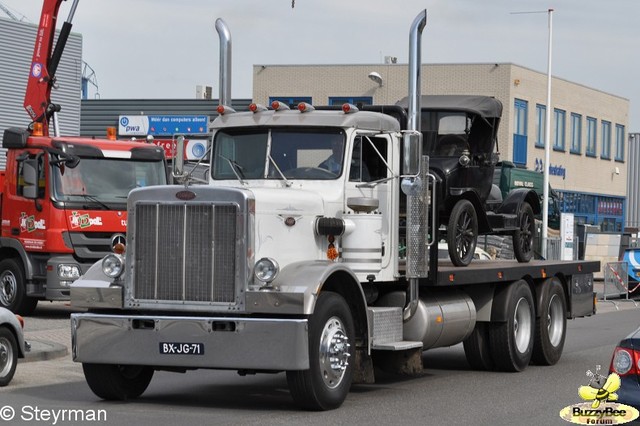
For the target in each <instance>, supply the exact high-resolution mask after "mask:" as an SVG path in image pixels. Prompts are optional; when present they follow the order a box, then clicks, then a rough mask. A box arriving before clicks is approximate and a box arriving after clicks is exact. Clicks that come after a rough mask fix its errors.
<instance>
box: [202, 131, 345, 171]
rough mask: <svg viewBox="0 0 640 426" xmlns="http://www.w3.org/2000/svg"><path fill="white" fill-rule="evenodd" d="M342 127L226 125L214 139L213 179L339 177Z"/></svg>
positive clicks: (343, 142) (343, 141)
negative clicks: (240, 127)
mask: <svg viewBox="0 0 640 426" xmlns="http://www.w3.org/2000/svg"><path fill="white" fill-rule="evenodd" d="M344 144H345V135H344V133H343V132H342V131H341V130H340V129H310V130H307V131H300V130H299V129H296V130H287V129H264V128H262V129H251V130H249V131H247V129H226V130H224V131H219V132H218V133H216V135H215V137H214V141H213V159H212V164H213V167H212V176H213V179H219V180H220V179H238V178H240V179H242V180H245V179H282V178H283V176H284V177H285V178H287V179H314V180H330V179H337V178H338V177H339V176H340V175H341V174H342V170H343V161H342V160H343V158H344Z"/></svg>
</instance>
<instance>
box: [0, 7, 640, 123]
mask: <svg viewBox="0 0 640 426" xmlns="http://www.w3.org/2000/svg"><path fill="white" fill-rule="evenodd" d="M293 1H294V2H295V3H293V4H294V7H293V8H292V0H180V1H176V0H81V1H80V2H79V3H78V7H77V10H76V14H75V16H74V19H73V22H72V23H73V31H74V32H78V33H80V34H82V36H83V59H84V61H85V62H87V63H88V64H89V65H90V66H91V68H93V69H94V70H95V73H96V80H97V83H98V92H99V97H100V98H101V99H121V98H126V99H150V98H192V97H195V87H196V85H208V86H212V87H213V96H214V98H217V97H218V74H219V39H218V34H217V32H216V31H215V27H214V23H215V20H216V19H217V18H222V19H224V21H225V22H226V24H227V26H228V27H229V30H230V32H231V39H232V49H233V54H232V55H233V58H232V63H233V65H232V78H231V80H232V90H231V96H232V98H251V96H252V72H253V69H252V67H253V65H257V64H259V65H263V64H266V65H272V64H379V63H382V62H383V60H384V56H395V57H397V58H398V62H399V63H407V62H408V50H409V45H408V41H409V28H410V26H411V23H412V22H413V20H414V18H415V17H416V16H417V15H418V13H420V11H422V10H424V9H426V10H427V16H428V18H427V26H426V28H425V30H424V32H423V38H422V61H423V63H430V64H432V63H504V62H510V63H514V64H518V65H522V66H525V67H528V68H531V69H534V70H536V71H540V72H543V73H546V71H547V58H548V48H547V47H548V34H549V26H548V15H549V14H548V13H547V11H548V9H553V10H554V12H553V25H552V30H553V37H552V41H553V43H552V74H553V75H554V76H555V77H560V78H563V79H566V80H569V81H572V82H575V83H579V84H582V85H585V86H588V87H591V88H595V89H598V90H601V91H603V92H607V93H610V94H613V95H617V96H620V97H623V98H626V99H629V100H630V113H629V128H628V131H630V132H640V84H638V82H636V83H633V81H635V78H636V77H637V75H638V71H639V70H640V56H639V55H636V52H637V48H638V44H639V42H640V37H639V34H640V31H639V29H638V27H637V25H636V22H637V17H638V16H640V1H638V0H609V1H602V0H555V1H553V0H552V1H551V2H549V1H546V0H545V1H541V0H386V1H383V0H293ZM0 3H1V4H2V5H4V6H5V7H7V8H9V9H10V10H11V12H12V13H13V14H14V15H16V16H17V17H18V18H20V19H25V20H26V21H27V22H32V23H36V22H37V21H38V18H39V16H40V11H41V8H42V0H0ZM71 4H72V0H68V1H65V2H64V3H63V4H62V6H61V9H60V14H59V17H60V18H61V19H59V23H58V27H60V26H61V23H62V21H63V20H66V18H67V16H68V14H69V10H70V8H71ZM517 12H540V13H524V14H521V13H517ZM0 16H3V17H4V16H5V14H4V12H2V11H0ZM423 78H429V76H428V75H423ZM95 92H96V90H95V89H94V88H92V89H91V90H90V97H96V94H95ZM545 96H546V94H545ZM552 104H553V97H552Z"/></svg>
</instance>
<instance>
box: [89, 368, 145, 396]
mask: <svg viewBox="0 0 640 426" xmlns="http://www.w3.org/2000/svg"><path fill="white" fill-rule="evenodd" d="M82 370H83V371H84V377H85V379H86V381H87V384H88V385H89V387H90V388H91V390H92V391H93V393H95V394H96V396H98V397H100V398H102V399H106V400H108V401H113V400H116V401H124V400H127V399H135V398H137V397H139V396H140V395H142V393H143V392H144V391H145V390H146V389H147V387H148V386H149V383H150V382H151V379H152V377H153V369H152V368H151V367H146V366H142V365H116V364H89V363H83V364H82Z"/></svg>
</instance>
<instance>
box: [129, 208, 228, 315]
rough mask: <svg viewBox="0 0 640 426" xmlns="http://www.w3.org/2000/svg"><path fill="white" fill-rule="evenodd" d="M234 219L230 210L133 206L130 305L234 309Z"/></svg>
mask: <svg viewBox="0 0 640 426" xmlns="http://www.w3.org/2000/svg"><path fill="white" fill-rule="evenodd" d="M237 218H238V207H237V206H236V205H234V204H204V203H197V204H196V203H193V204H187V203H185V204H143V203H140V204H137V205H136V207H135V231H134V232H135V236H134V238H135V243H134V244H135V253H134V255H135V258H134V277H135V284H134V299H137V300H154V301H169V302H171V301H181V302H213V303H234V301H235V294H236V293H235V275H236V274H235V270H236V226H237V222H238V220H237ZM130 219H131V218H130Z"/></svg>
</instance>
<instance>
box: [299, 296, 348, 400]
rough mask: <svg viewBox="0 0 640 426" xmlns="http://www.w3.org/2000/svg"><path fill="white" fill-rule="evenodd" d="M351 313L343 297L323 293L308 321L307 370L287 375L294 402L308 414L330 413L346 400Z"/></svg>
mask: <svg viewBox="0 0 640 426" xmlns="http://www.w3.org/2000/svg"><path fill="white" fill-rule="evenodd" d="M354 330H355V329H354V325H353V318H352V317H351V311H350V310H349V306H348V305H347V302H346V301H345V300H344V298H343V297H342V296H340V295H339V294H337V293H333V292H322V293H320V296H319V297H318V301H317V302H316V307H315V310H314V313H313V314H312V315H311V317H310V319H309V369H308V370H302V371H287V382H288V384H289V390H290V392H291V396H292V397H293V400H294V401H295V402H296V403H297V404H298V405H300V406H301V407H303V408H305V409H307V410H315V411H319V410H331V409H334V408H337V407H339V406H340V405H341V404H342V402H343V401H344V400H345V398H346V397H347V394H348V393H349V388H350V387H351V381H352V378H353V365H352V362H351V360H350V357H351V352H352V350H355V348H354V347H353V346H352V345H354V342H353V341H354V335H355V331H354Z"/></svg>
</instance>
